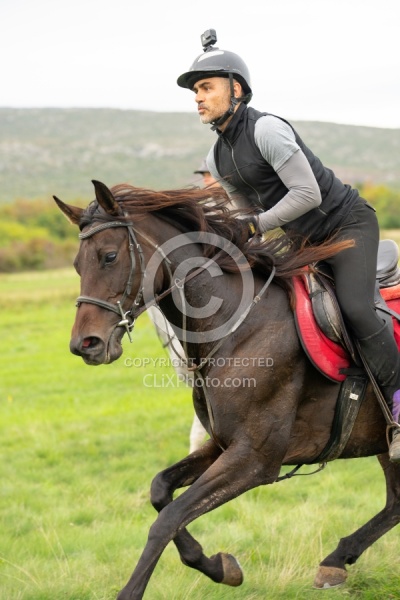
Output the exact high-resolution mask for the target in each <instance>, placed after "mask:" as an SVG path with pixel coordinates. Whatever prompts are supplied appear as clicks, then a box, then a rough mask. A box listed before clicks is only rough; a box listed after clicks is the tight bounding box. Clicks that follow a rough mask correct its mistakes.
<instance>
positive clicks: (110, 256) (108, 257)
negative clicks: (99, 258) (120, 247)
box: [104, 252, 117, 265]
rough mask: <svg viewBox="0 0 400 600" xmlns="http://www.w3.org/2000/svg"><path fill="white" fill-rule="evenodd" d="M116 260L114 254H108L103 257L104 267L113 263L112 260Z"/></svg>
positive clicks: (115, 254)
mask: <svg viewBox="0 0 400 600" xmlns="http://www.w3.org/2000/svg"><path fill="white" fill-rule="evenodd" d="M116 258H117V253H116V252H108V253H107V254H106V256H105V261H104V262H105V263H106V265H109V264H110V263H112V262H114V260H115V259H116Z"/></svg>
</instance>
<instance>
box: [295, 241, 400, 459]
mask: <svg viewBox="0 0 400 600" xmlns="http://www.w3.org/2000/svg"><path fill="white" fill-rule="evenodd" d="M398 260H399V249H398V247H397V244H396V243H395V242H394V241H392V240H383V241H381V242H380V245H379V254H378V265H377V273H376V289H375V306H376V310H377V312H379V314H380V316H381V318H382V319H383V320H384V321H385V322H386V323H389V325H390V327H391V328H392V331H393V335H394V338H395V340H396V343H397V346H398V348H399V351H400V268H399V266H398ZM293 284H294V290H295V322H296V327H297V332H298V335H299V339H300V341H301V344H302V346H303V349H304V351H305V353H306V354H307V356H308V358H309V359H310V361H311V362H312V364H313V365H314V366H315V367H316V368H317V369H318V370H319V371H320V372H321V373H322V374H323V375H325V376H326V377H327V378H328V379H330V380H331V381H334V382H337V383H340V389H339V393H338V399H337V402H336V407H335V414H334V419H333V423H332V428H331V434H330V437H329V440H328V443H327V444H326V446H325V448H324V449H323V451H322V452H321V453H320V454H319V456H317V457H316V458H314V459H313V461H312V462H320V463H326V462H328V461H331V460H334V459H336V458H338V457H339V456H340V455H341V453H342V452H343V450H344V448H345V446H346V443H347V441H348V439H349V437H350V434H351V431H352V429H353V425H354V422H355V420H356V418H357V415H358V411H359V409H360V406H361V403H362V401H363V398H364V396H365V391H366V388H367V384H368V381H369V380H368V377H367V375H366V373H365V372H364V370H363V369H362V368H361V367H360V361H359V358H358V355H357V352H355V349H354V346H353V343H352V341H351V337H350V336H349V334H348V332H347V330H346V327H345V324H344V322H343V319H342V315H341V312H340V308H339V305H338V303H337V300H336V296H335V293H334V287H333V285H332V280H331V279H330V278H329V277H328V276H326V274H323V273H322V272H320V271H319V270H318V268H316V269H313V270H308V271H305V272H304V274H303V275H302V276H301V277H296V278H294V281H293Z"/></svg>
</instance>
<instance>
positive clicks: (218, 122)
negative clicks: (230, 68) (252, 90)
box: [211, 73, 243, 131]
mask: <svg viewBox="0 0 400 600" xmlns="http://www.w3.org/2000/svg"><path fill="white" fill-rule="evenodd" d="M229 87H230V92H231V105H230V107H229V108H228V110H227V111H226V112H224V114H223V115H222V116H221V117H219V118H218V119H215V121H211V125H212V127H211V130H212V131H215V130H216V129H218V127H220V126H221V125H223V124H224V123H225V121H226V120H227V119H229V117H231V116H232V115H233V114H234V112H235V109H236V106H237V105H238V104H239V102H241V100H243V98H235V90H234V88H233V75H232V73H229Z"/></svg>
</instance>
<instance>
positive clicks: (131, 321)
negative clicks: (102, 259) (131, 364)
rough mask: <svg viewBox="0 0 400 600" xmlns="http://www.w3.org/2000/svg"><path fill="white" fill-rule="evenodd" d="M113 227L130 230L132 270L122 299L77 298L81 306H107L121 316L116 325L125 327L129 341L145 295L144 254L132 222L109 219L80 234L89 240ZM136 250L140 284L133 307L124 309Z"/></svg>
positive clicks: (82, 237) (131, 279)
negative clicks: (115, 300)
mask: <svg viewBox="0 0 400 600" xmlns="http://www.w3.org/2000/svg"><path fill="white" fill-rule="evenodd" d="M113 227H126V228H127V230H128V241H129V244H128V246H129V255H130V259H131V270H130V273H129V277H128V281H127V283H126V286H125V290H124V293H123V294H122V298H121V300H118V301H117V302H116V304H112V303H111V302H107V301H106V300H101V299H100V298H93V297H92V296H79V297H78V298H77V299H76V306H77V307H79V306H80V305H81V304H94V305H95V306H99V307H100V308H105V309H106V310H110V311H112V312H114V313H116V314H117V315H118V316H120V317H121V320H120V321H119V322H118V323H117V324H116V326H115V327H125V329H126V333H127V335H128V338H129V341H130V342H132V337H131V331H132V330H133V328H134V326H135V320H136V317H137V315H135V308H136V309H137V307H138V306H139V305H140V302H141V300H142V297H143V279H144V271H145V264H144V255H143V250H142V247H141V245H140V244H139V242H138V241H137V239H136V235H135V232H134V229H133V227H132V224H131V223H129V222H124V221H109V222H107V223H101V224H100V225H96V226H95V227H92V228H91V229H89V230H88V231H82V232H81V233H80V234H79V239H80V240H87V239H88V238H91V237H92V236H93V235H95V234H96V233H99V232H100V231H104V230H105V229H111V228H113ZM135 251H136V252H137V254H138V256H139V264H140V285H139V289H138V291H137V294H136V297H135V299H134V301H133V304H132V307H131V308H130V309H129V310H126V311H125V310H124V304H125V301H126V299H127V298H128V297H129V296H130V293H131V291H132V284H133V279H134V275H135V270H136V257H135Z"/></svg>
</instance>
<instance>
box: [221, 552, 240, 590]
mask: <svg viewBox="0 0 400 600" xmlns="http://www.w3.org/2000/svg"><path fill="white" fill-rule="evenodd" d="M220 556H221V561H222V568H223V570H224V578H223V580H222V581H221V583H224V584H225V585H230V586H231V587H237V586H238V585H241V584H242V583H243V572H242V569H241V567H240V565H239V563H238V561H237V560H236V558H235V557H234V556H232V554H223V553H221V555H220Z"/></svg>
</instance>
